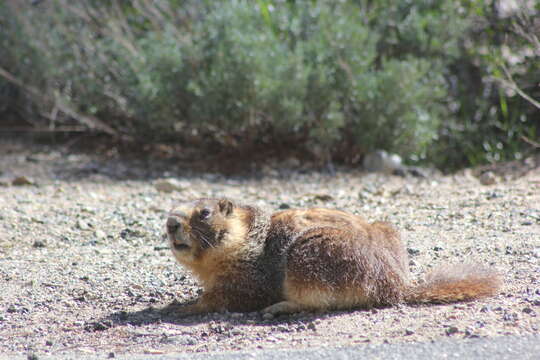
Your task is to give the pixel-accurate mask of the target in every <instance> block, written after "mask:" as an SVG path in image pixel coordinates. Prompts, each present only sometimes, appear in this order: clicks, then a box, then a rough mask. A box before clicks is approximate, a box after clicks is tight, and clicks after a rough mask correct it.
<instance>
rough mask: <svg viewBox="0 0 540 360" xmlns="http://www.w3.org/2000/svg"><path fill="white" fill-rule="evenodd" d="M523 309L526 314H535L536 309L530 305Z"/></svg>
mask: <svg viewBox="0 0 540 360" xmlns="http://www.w3.org/2000/svg"><path fill="white" fill-rule="evenodd" d="M521 311H523V312H524V313H525V314H534V310H533V309H531V308H530V307H526V308H523V310H521Z"/></svg>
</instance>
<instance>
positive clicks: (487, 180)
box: [478, 171, 497, 186]
mask: <svg viewBox="0 0 540 360" xmlns="http://www.w3.org/2000/svg"><path fill="white" fill-rule="evenodd" d="M478 180H480V184H482V185H486V186H487V185H493V184H495V183H496V182H497V177H496V176H495V174H494V173H492V172H491V171H486V172H485V173H483V174H482V175H480V178H479V179H478Z"/></svg>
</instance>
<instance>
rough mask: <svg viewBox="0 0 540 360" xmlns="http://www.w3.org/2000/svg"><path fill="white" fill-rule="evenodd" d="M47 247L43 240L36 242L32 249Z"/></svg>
mask: <svg viewBox="0 0 540 360" xmlns="http://www.w3.org/2000/svg"><path fill="white" fill-rule="evenodd" d="M45 246H46V244H45V241H42V240H35V241H34V243H33V244H32V247H34V248H36V249H37V248H44V247H45Z"/></svg>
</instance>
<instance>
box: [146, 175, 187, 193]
mask: <svg viewBox="0 0 540 360" xmlns="http://www.w3.org/2000/svg"><path fill="white" fill-rule="evenodd" d="M188 186H189V184H187V183H184V182H181V181H178V180H176V179H173V178H168V179H160V180H157V181H156V182H155V183H154V188H155V189H156V190H157V191H160V192H164V193H171V192H173V191H182V190H185V189H187V188H188Z"/></svg>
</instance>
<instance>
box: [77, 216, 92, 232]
mask: <svg viewBox="0 0 540 360" xmlns="http://www.w3.org/2000/svg"><path fill="white" fill-rule="evenodd" d="M77 228H79V229H80V230H88V229H89V228H90V224H88V223H87V222H86V221H84V220H83V219H79V220H77Z"/></svg>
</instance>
